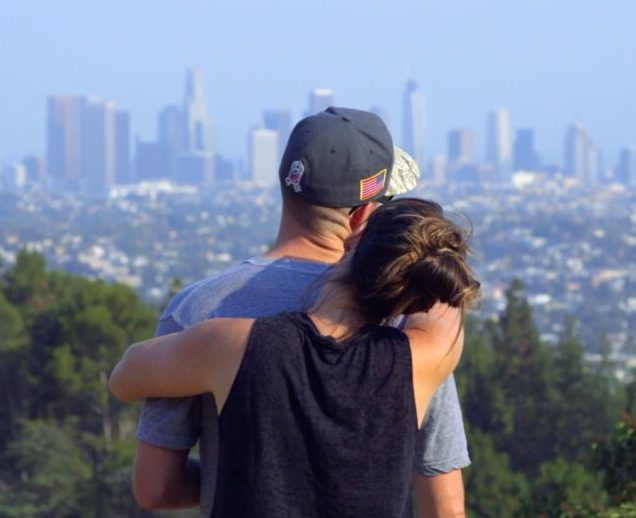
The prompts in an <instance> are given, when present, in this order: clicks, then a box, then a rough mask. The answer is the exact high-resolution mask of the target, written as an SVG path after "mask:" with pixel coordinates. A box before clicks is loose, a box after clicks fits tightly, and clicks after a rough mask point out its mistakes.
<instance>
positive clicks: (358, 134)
mask: <svg viewBox="0 0 636 518" xmlns="http://www.w3.org/2000/svg"><path fill="white" fill-rule="evenodd" d="M419 176H420V171H419V168H418V167H417V164H416V163H415V160H413V158H412V157H410V156H409V155H408V154H407V153H405V152H404V151H402V150H401V149H399V148H397V147H395V146H394V145H393V139H392V138H391V134H390V133H389V130H388V129H387V127H386V125H385V124H384V122H383V121H382V119H381V118H380V117H378V116H377V115H376V114H374V113H371V112H367V111H362V110H355V109H351V108H336V107H330V108H327V109H326V110H325V111H323V112H320V113H318V114H316V115H311V116H309V117H306V118H304V119H303V120H301V121H300V122H299V123H298V124H296V126H295V127H294V129H293V131H292V133H291V135H290V137H289V141H288V142H287V147H286V148H285V153H284V154H283V159H282V161H281V164H280V169H279V177H280V181H281V185H282V187H283V189H286V190H288V191H289V192H291V193H293V194H294V195H297V196H299V197H302V198H304V199H306V200H307V201H309V202H312V203H315V204H317V205H322V206H325V207H356V206H358V205H363V204H365V203H368V202H371V201H376V200H381V199H382V198H383V197H386V196H394V195H396V194H401V193H403V192H407V191H409V190H411V189H413V188H414V187H415V185H416V184H417V181H418V180H419Z"/></svg>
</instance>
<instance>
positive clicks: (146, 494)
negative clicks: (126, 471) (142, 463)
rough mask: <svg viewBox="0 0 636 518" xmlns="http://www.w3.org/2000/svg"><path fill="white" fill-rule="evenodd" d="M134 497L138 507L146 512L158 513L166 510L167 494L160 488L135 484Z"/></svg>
mask: <svg viewBox="0 0 636 518" xmlns="http://www.w3.org/2000/svg"><path fill="white" fill-rule="evenodd" d="M133 495H134V497H135V501H136V502H137V505H138V506H139V507H141V508H142V509H144V510H146V511H157V510H159V509H166V508H168V507H169V506H168V505H167V494H166V492H165V491H164V490H163V489H162V488H159V487H151V486H149V485H147V484H146V485H144V484H138V483H136V481H135V482H134V483H133Z"/></svg>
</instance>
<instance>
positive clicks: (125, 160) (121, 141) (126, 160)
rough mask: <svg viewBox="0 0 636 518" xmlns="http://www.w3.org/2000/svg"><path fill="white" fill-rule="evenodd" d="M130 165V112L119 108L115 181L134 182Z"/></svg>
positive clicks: (116, 127) (116, 123) (116, 132)
mask: <svg viewBox="0 0 636 518" xmlns="http://www.w3.org/2000/svg"><path fill="white" fill-rule="evenodd" d="M132 181H133V178H132V172H131V167H130V114H129V113H128V112H127V111H123V110H117V112H116V113H115V183H117V184H126V183H132Z"/></svg>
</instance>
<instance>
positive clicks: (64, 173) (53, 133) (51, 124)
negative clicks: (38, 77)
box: [46, 95, 82, 190]
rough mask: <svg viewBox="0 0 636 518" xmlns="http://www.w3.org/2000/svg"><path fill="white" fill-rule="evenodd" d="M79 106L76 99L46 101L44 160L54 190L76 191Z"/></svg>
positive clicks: (62, 97) (78, 149)
mask: <svg viewBox="0 0 636 518" xmlns="http://www.w3.org/2000/svg"><path fill="white" fill-rule="evenodd" d="M81 107H82V100H81V98H80V97H78V96H62V95H56V96H51V97H49V98H48V101H47V124H46V137H47V138H46V157H47V158H46V161H47V164H48V174H49V176H50V180H51V186H52V188H53V189H55V190H67V189H77V188H78V182H79V177H80V119H81Z"/></svg>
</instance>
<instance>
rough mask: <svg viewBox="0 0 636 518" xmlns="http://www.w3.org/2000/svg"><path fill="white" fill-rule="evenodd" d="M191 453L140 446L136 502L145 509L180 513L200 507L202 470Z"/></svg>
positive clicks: (134, 487) (134, 478)
mask: <svg viewBox="0 0 636 518" xmlns="http://www.w3.org/2000/svg"><path fill="white" fill-rule="evenodd" d="M189 452H190V450H169V449H167V448H162V447H160V446H154V445H152V444H148V443H144V442H140V443H139V444H138V445H137V457H136V459H135V467H134V475H133V493H134V495H135V500H136V501H137V503H138V504H139V505H140V506H141V507H142V508H144V509H147V510H153V509H178V508H182V507H194V506H196V505H198V504H199V487H200V483H199V478H200V467H199V462H198V460H197V459H189V458H188V453H189Z"/></svg>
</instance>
